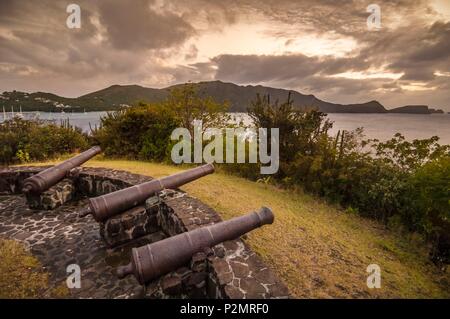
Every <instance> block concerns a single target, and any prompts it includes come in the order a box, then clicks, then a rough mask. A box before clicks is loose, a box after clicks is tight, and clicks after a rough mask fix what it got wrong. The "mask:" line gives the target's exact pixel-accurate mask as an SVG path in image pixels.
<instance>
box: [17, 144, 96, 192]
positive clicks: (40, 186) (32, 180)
mask: <svg viewBox="0 0 450 319" xmlns="http://www.w3.org/2000/svg"><path fill="white" fill-rule="evenodd" d="M101 151H102V149H101V148H100V146H94V147H92V148H90V149H88V150H87V151H85V152H83V153H81V154H79V155H77V156H75V157H72V158H71V159H68V160H67V161H64V162H62V163H60V164H58V165H55V166H53V167H50V168H47V169H46V170H43V171H42V172H40V173H38V174H36V175H33V176H31V177H28V178H27V179H25V181H24V183H23V188H22V192H24V193H36V194H39V193H42V192H44V191H46V190H47V189H49V188H50V187H52V186H53V185H55V184H56V183H58V182H59V181H61V180H62V179H63V178H65V177H66V176H68V174H69V173H70V171H71V170H73V169H74V168H76V167H77V166H80V165H81V164H83V163H84V162H87V161H88V160H90V159H91V158H93V157H94V156H95V155H97V154H98V153H100V152H101Z"/></svg>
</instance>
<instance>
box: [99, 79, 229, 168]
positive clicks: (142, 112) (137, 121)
mask: <svg viewBox="0 0 450 319" xmlns="http://www.w3.org/2000/svg"><path fill="white" fill-rule="evenodd" d="M227 108H228V107H227V105H226V104H220V103H216V102H215V101H213V100H212V99H211V98H201V97H200V96H199V93H198V91H197V88H196V86H195V85H194V84H185V85H183V86H182V87H176V88H174V89H172V90H171V92H170V96H169V97H168V98H167V99H166V100H164V101H163V102H161V103H158V104H145V103H139V104H138V105H136V106H134V107H132V108H126V109H123V110H120V111H114V112H109V113H108V114H107V116H105V117H103V118H102V119H101V126H100V128H98V129H95V130H93V134H92V139H93V141H94V143H97V144H99V145H101V146H102V147H103V150H104V151H105V154H106V155H107V156H112V157H125V158H129V159H143V160H152V161H170V151H171V149H172V145H173V144H174V143H175V142H174V141H172V140H171V139H170V136H171V134H172V131H173V130H174V129H175V128H177V127H183V128H186V129H188V131H189V132H190V134H191V136H194V121H201V122H202V128H203V131H205V130H206V129H208V128H213V127H215V128H217V127H225V126H226V124H227V122H228V118H229V116H228V115H227V113H226V111H227Z"/></svg>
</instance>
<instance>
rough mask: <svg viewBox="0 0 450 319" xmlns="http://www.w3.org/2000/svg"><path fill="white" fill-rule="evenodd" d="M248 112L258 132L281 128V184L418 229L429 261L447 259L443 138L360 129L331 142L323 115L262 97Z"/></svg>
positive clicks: (448, 153)
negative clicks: (428, 246)
mask: <svg viewBox="0 0 450 319" xmlns="http://www.w3.org/2000/svg"><path fill="white" fill-rule="evenodd" d="M248 111H249V114H250V116H251V117H252V118H253V120H254V123H255V125H256V127H265V128H272V127H278V128H279V130H280V170H279V172H278V174H277V175H276V176H275V178H276V179H277V180H278V182H279V183H281V184H284V185H291V186H292V185H295V186H296V185H299V186H301V187H303V188H304V189H305V190H307V191H309V192H312V193H314V194H317V195H320V196H324V197H326V198H328V199H330V200H332V201H333V202H337V203H339V204H341V205H342V206H344V207H347V208H348V211H352V212H357V213H359V214H361V215H363V216H368V217H371V218H374V219H377V220H379V221H381V222H383V223H385V224H388V225H391V226H393V225H395V226H396V227H403V228H405V229H406V230H408V231H412V232H419V233H420V234H423V235H424V236H425V237H426V238H427V239H428V240H429V241H430V242H431V243H432V244H433V249H432V252H431V257H432V259H433V260H434V261H435V262H438V263H440V262H444V263H448V262H449V253H450V146H448V145H439V143H438V140H439V138H438V137H432V138H430V139H425V140H414V141H412V142H409V141H407V140H405V138H404V137H403V136H402V135H401V134H396V135H395V136H394V137H393V138H392V139H391V140H389V141H386V142H380V141H378V140H364V139H363V138H362V129H358V130H356V131H354V132H345V131H344V132H339V133H338V134H337V136H336V137H334V138H333V137H330V136H329V135H328V131H329V129H330V128H331V127H332V124H331V123H330V122H329V121H328V120H327V119H326V117H325V114H322V113H320V112H317V111H307V112H299V111H295V110H294V108H293V104H292V101H291V100H290V98H288V99H287V101H286V102H284V103H281V104H279V103H278V101H276V102H275V103H270V100H269V98H268V97H265V98H261V97H258V98H257V99H256V100H255V102H254V103H253V104H252V106H251V107H250V108H249V110H248ZM257 166H258V165H254V167H253V169H254V172H255V174H257V172H258V171H259V167H257Z"/></svg>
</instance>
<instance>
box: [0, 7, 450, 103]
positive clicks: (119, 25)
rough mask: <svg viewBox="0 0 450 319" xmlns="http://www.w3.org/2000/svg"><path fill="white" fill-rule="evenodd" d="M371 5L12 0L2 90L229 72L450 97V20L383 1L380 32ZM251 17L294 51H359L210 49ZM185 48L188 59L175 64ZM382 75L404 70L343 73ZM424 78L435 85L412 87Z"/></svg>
mask: <svg viewBox="0 0 450 319" xmlns="http://www.w3.org/2000/svg"><path fill="white" fill-rule="evenodd" d="M71 2H73V3H77V4H79V5H80V7H81V10H82V28H81V29H79V30H75V29H73V30H70V29H68V28H67V27H66V19H67V16H68V13H67V12H66V6H67V4H69V3H71ZM370 3H372V2H371V1H358V0H349V1H347V0H345V1H344V0H321V1H317V0H303V1H294V0H229V1H223V0H190V1H186V0H166V1H162V0H161V1H159V0H134V1H119V0H113V1H110V0H108V1H100V0H95V1H88V0H83V1H75V0H74V1H70V2H69V1H50V0H41V1H25V0H14V1H13V0H0V89H3V90H11V89H19V90H35V89H40V90H44V91H53V92H56V93H59V94H66V95H67V94H68V95H79V94H81V93H85V92H87V91H92V90H95V89H99V88H102V87H103V86H106V85H111V84H116V83H119V84H130V83H136V84H141V85H146V84H147V83H151V84H150V85H152V86H160V87H161V86H165V85H169V84H173V83H176V82H183V81H188V80H192V81H201V80H211V79H221V80H225V81H231V82H235V83H240V84H265V85H272V86H278V87H286V88H292V89H298V90H300V91H304V92H306V93H313V94H316V95H317V96H318V97H319V98H324V99H328V100H330V101H335V102H343V103H345V102H356V101H365V100H371V99H375V98H377V99H381V101H382V102H384V101H387V103H392V104H394V105H397V104H398V103H397V102H395V101H409V102H408V103H411V104H413V103H425V104H426V103H428V101H430V104H433V103H442V104H444V103H446V101H448V100H450V93H448V91H449V90H448V89H449V86H450V84H449V82H450V77H448V76H444V75H446V74H448V73H449V72H450V58H449V51H450V50H449V48H448V47H449V43H450V22H449V21H448V20H446V21H445V20H440V21H439V20H432V19H430V17H435V16H437V13H436V12H435V11H434V10H435V9H433V7H432V6H431V5H430V2H429V1H422V0H420V1H409V0H394V1H387V0H383V1H381V0H380V1H376V3H377V4H378V5H380V7H381V9H382V29H381V30H380V31H375V32H369V31H368V30H367V26H366V19H367V17H368V15H369V13H367V12H366V8H367V6H368V5H369V4H370ZM242 21H245V22H247V23H250V24H251V23H253V22H255V23H256V21H264V23H265V25H266V26H267V27H266V29H265V31H264V32H265V33H264V35H265V36H267V37H270V38H271V39H281V40H282V41H281V43H285V47H286V51H287V49H288V48H290V47H291V45H293V44H295V42H296V39H299V38H300V39H301V37H302V35H313V36H316V37H318V38H320V37H322V36H324V37H328V38H330V39H342V38H345V39H347V40H348V39H350V40H352V41H353V42H354V43H356V48H355V49H354V50H352V51H350V52H348V53H346V54H344V55H342V54H341V55H317V56H307V55H305V54H300V53H298V52H297V53H296V52H294V53H287V52H285V53H283V52H280V53H277V54H276V55H275V54H271V53H270V52H268V53H266V54H249V55H243V54H221V55H218V56H215V57H214V56H205V54H204V52H202V51H201V46H199V45H198V44H197V43H196V40H198V39H199V37H201V36H202V35H203V34H205V33H208V32H212V31H215V32H217V31H219V32H220V31H222V30H224V29H226V28H227V27H229V26H231V25H236V24H238V23H240V22H242ZM217 36H218V37H220V33H217ZM215 45H217V44H215V43H211V46H215ZM262 49H264V48H262ZM177 54H178V56H179V57H181V60H180V59H178V60H177V59H173V60H171V59H172V58H173V57H174V56H177ZM182 59H184V61H182ZM174 61H176V62H174ZM373 70H381V71H377V73H378V72H379V73H383V72H387V73H396V74H402V73H403V76H401V77H400V78H399V79H397V80H395V79H391V78H373V77H372V78H361V79H359V78H358V79H355V78H353V79H352V78H345V77H341V76H336V75H337V74H340V73H348V72H359V73H362V74H366V73H370V72H372V71H373ZM437 72H440V73H441V75H436V74H437ZM415 82H421V85H422V87H424V88H434V90H432V91H431V90H430V91H423V92H411V91H407V90H406V89H404V87H408V86H411V85H412V84H414V83H415ZM154 83H157V85H155V84H154ZM402 87H403V88H402ZM408 98H409V99H410V100H408ZM394 102H395V103H394ZM399 103H400V102H399ZM441 106H445V104H444V105H441Z"/></svg>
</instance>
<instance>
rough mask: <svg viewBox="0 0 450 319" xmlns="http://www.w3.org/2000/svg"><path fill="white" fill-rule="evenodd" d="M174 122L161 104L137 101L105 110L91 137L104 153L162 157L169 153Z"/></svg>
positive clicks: (124, 155)
mask: <svg viewBox="0 0 450 319" xmlns="http://www.w3.org/2000/svg"><path fill="white" fill-rule="evenodd" d="M177 126H178V125H177V121H176V119H175V117H174V116H173V113H172V112H168V111H167V109H166V108H165V107H164V106H162V105H153V104H152V105H146V104H139V105H138V106H136V107H132V108H127V109H124V110H120V111H115V112H110V113H108V114H107V115H106V116H105V117H103V118H102V119H101V126H100V128H98V129H96V130H94V131H93V136H92V138H93V140H94V141H96V142H97V143H98V144H100V145H101V146H102V149H103V150H104V152H105V155H107V156H120V157H126V158H139V159H152V160H159V161H163V160H166V159H167V158H168V155H170V145H171V141H170V135H171V133H172V131H173V130H174V129H175V128H176V127H177Z"/></svg>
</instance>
